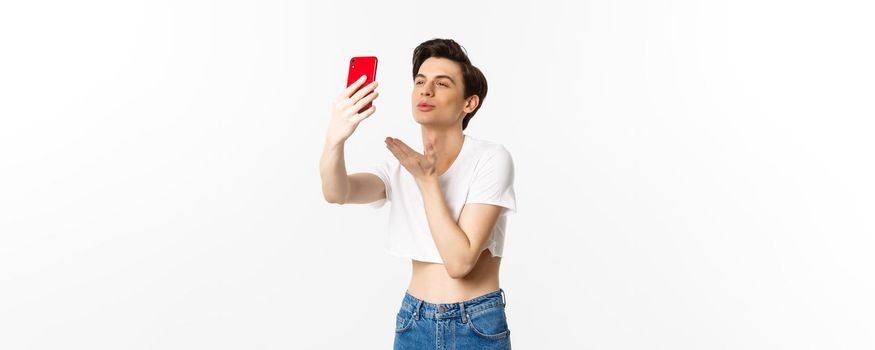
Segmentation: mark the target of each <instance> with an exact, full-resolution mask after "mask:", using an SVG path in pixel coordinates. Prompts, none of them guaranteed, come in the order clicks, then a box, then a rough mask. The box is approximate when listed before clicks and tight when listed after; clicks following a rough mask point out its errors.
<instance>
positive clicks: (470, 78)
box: [413, 39, 487, 130]
mask: <svg viewBox="0 0 875 350" xmlns="http://www.w3.org/2000/svg"><path fill="white" fill-rule="evenodd" d="M430 57H437V58H446V59H448V60H451V61H454V62H456V63H458V64H459V66H461V68H462V80H463V81H464V86H465V96H464V97H465V98H466V99H467V98H468V97H471V96H473V95H477V96H478V97H480V103H478V104H477V107H476V108H474V110H473V111H472V112H471V113H468V115H466V116H465V118H464V119H462V130H465V128H467V127H468V122H469V121H470V120H471V118H473V117H474V114H476V113H477V110H479V109H480V107H481V106H483V100H485V99H486V90H487V85H486V77H485V76H484V75H483V72H481V71H480V69H478V68H477V67H474V65H472V64H471V60H470V59H468V54H467V52H466V51H465V48H463V47H462V45H459V44H458V43H457V42H455V41H453V40H452V39H432V40H429V41H426V42H423V43H422V44H419V46H417V47H416V49H414V50H413V79H414V80H415V79H416V74H418V73H419V66H422V62H425V60H426V59H428V58H430Z"/></svg>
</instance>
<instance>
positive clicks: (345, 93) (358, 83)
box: [343, 75, 367, 98]
mask: <svg viewBox="0 0 875 350" xmlns="http://www.w3.org/2000/svg"><path fill="white" fill-rule="evenodd" d="M365 78H367V76H365V75H362V76H361V77H359V78H358V80H356V81H355V82H354V83H352V84H351V85H350V86H347V87H346V90H344V91H343V97H345V98H349V96H351V95H352V93H353V92H355V90H356V89H358V88H359V86H362V84H364V83H365V81H367V79H365Z"/></svg>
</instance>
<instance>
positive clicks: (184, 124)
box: [0, 0, 875, 350]
mask: <svg viewBox="0 0 875 350" xmlns="http://www.w3.org/2000/svg"><path fill="white" fill-rule="evenodd" d="M317 3H318V4H317ZM864 3H865V2H864V1H858V2H848V1H832V2H826V1H823V2H808V1H737V0H733V1H708V2H696V1H672V2H646V1H578V2H568V3H564V4H562V3H553V4H548V3H547V2H545V1H528V2H525V1H516V2H512V3H511V2H506V1H486V2H476V3H475V2H466V1H445V2H416V3H412V2H398V3H388V2H346V3H342V2H331V1H318V2H313V4H310V5H303V4H294V3H293V2H291V1H271V2H267V1H238V2H214V1H127V2H119V1H81V2H80V1H77V2H69V1H66V2H65V1H56V2H50V3H45V2H41V1H28V2H25V1H16V2H3V3H2V5H0V50H2V54H0V118H2V119H0V120H2V124H0V156H2V157H0V348H2V349H318V348H331V349H350V348H364V349H386V348H390V347H391V344H392V339H393V337H394V332H393V331H392V329H393V326H394V317H395V313H396V312H397V309H398V307H399V306H400V301H401V297H402V296H403V293H404V291H405V289H406V287H407V283H408V278H409V273H410V263H409V261H406V260H403V259H400V258H395V257H392V256H388V255H385V254H384V253H383V252H382V247H383V244H384V239H385V229H386V219H387V214H388V209H387V208H388V207H384V208H382V209H379V210H375V209H373V208H369V207H367V206H361V205H359V206H356V205H347V206H339V205H333V204H327V203H325V202H324V200H323V198H322V194H321V188H320V178H319V170H318V162H319V156H320V152H321V150H322V142H323V137H324V133H325V128H326V126H327V121H328V115H329V108H330V102H331V100H332V99H333V98H334V96H336V95H337V94H338V93H340V91H341V90H342V89H343V87H344V85H345V79H346V68H347V67H346V64H347V61H348V59H349V57H351V56H356V55H376V56H379V58H380V64H379V69H378V80H379V81H380V82H381V85H380V88H379V89H378V90H379V91H380V92H381V96H380V98H379V99H378V100H377V101H376V102H375V104H376V105H377V106H378V111H377V113H376V114H375V115H374V116H372V117H371V118H369V119H367V120H365V121H364V122H363V124H362V125H361V126H360V127H359V129H358V130H357V132H356V134H354V135H353V137H352V138H351V139H350V140H349V142H348V146H347V154H346V159H347V167H348V170H349V171H350V172H355V171H361V170H363V169H364V168H366V167H368V166H370V165H371V164H374V163H376V162H377V161H379V160H380V159H382V157H384V156H385V155H387V154H388V153H387V152H388V151H387V150H386V149H385V147H384V145H383V142H382V140H383V138H385V137H386V136H393V137H398V138H401V139H402V140H404V141H406V142H408V143H409V144H412V145H417V147H421V143H420V141H421V140H420V138H419V137H420V135H419V128H418V125H417V124H416V123H415V122H414V121H413V119H412V115H411V106H410V100H409V94H410V91H411V87H412V78H411V76H410V70H411V62H410V60H411V54H412V51H413V48H414V47H416V45H418V44H419V43H420V42H422V41H425V40H428V39H432V38H436V37H439V38H453V39H455V40H457V41H458V42H459V43H461V44H462V45H463V46H465V47H466V49H467V51H468V53H469V54H470V56H471V59H472V61H473V63H474V64H475V65H477V66H479V67H480V68H481V69H482V70H483V71H484V73H485V74H486V76H487V78H488V81H489V87H490V88H489V94H488V96H487V98H486V100H485V101H484V102H485V103H484V105H483V108H482V109H481V110H480V111H479V112H478V114H477V116H476V118H475V119H474V120H473V121H472V122H471V124H470V126H469V128H468V129H467V130H466V133H467V134H469V135H472V136H475V137H478V138H483V139H487V140H491V141H495V142H498V143H501V144H503V145H505V147H506V148H507V149H508V150H509V151H510V152H511V154H512V155H513V157H514V162H515V166H516V183H515V188H516V193H517V200H518V203H519V213H518V214H516V215H514V216H513V217H511V218H510V219H509V221H508V228H507V232H508V239H507V242H506V247H505V258H504V260H503V263H502V274H501V284H502V287H503V288H504V289H505V290H506V291H507V301H508V306H507V314H508V320H509V324H510V328H511V330H512V332H511V333H512V336H511V339H512V341H513V345H514V348H516V349H559V348H562V349H566V348H568V349H673V350H676V349H872V348H873V347H875V332H873V329H875V316H873V315H875V302H873V299H872V297H871V296H872V295H875V280H873V276H875V271H873V266H875V257H873V251H875V238H873V237H875V222H873V213H875V199H873V198H875V185H873V182H872V180H871V179H873V178H875V164H873V152H872V150H873V149H875V141H873V138H872V136H871V135H872V134H873V132H875V128H873V126H875V122H873V117H875V113H873V112H875V106H873V103H872V98H873V96H875V85H873V83H872V82H873V81H875V69H873V65H872V64H871V62H875V49H873V44H872V36H871V33H873V32H875V25H873V22H872V20H871V18H872V16H873V14H875V13H873V11H872V9H871V8H870V7H867V6H865V5H864Z"/></svg>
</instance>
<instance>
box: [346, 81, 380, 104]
mask: <svg viewBox="0 0 875 350" xmlns="http://www.w3.org/2000/svg"><path fill="white" fill-rule="evenodd" d="M377 85H379V84H378V83H377V82H376V81H374V82H371V83H370V84H368V85H367V86H365V87H363V88H362V89H361V90H359V91H357V92H356V93H355V94H354V95H352V97H350V98H349V99H350V100H352V102H356V101H358V100H359V99H361V98H362V96H364V95H367V94H369V93H370V92H371V91H374V89H376V88H377Z"/></svg>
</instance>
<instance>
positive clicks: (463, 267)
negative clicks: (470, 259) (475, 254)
mask: <svg viewBox="0 0 875 350" xmlns="http://www.w3.org/2000/svg"><path fill="white" fill-rule="evenodd" d="M445 266H446V268H447V274H448V275H450V278H452V279H463V278H465V277H466V276H468V274H469V273H471V268H472V266H471V265H470V264H466V263H454V264H446V265H445Z"/></svg>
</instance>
